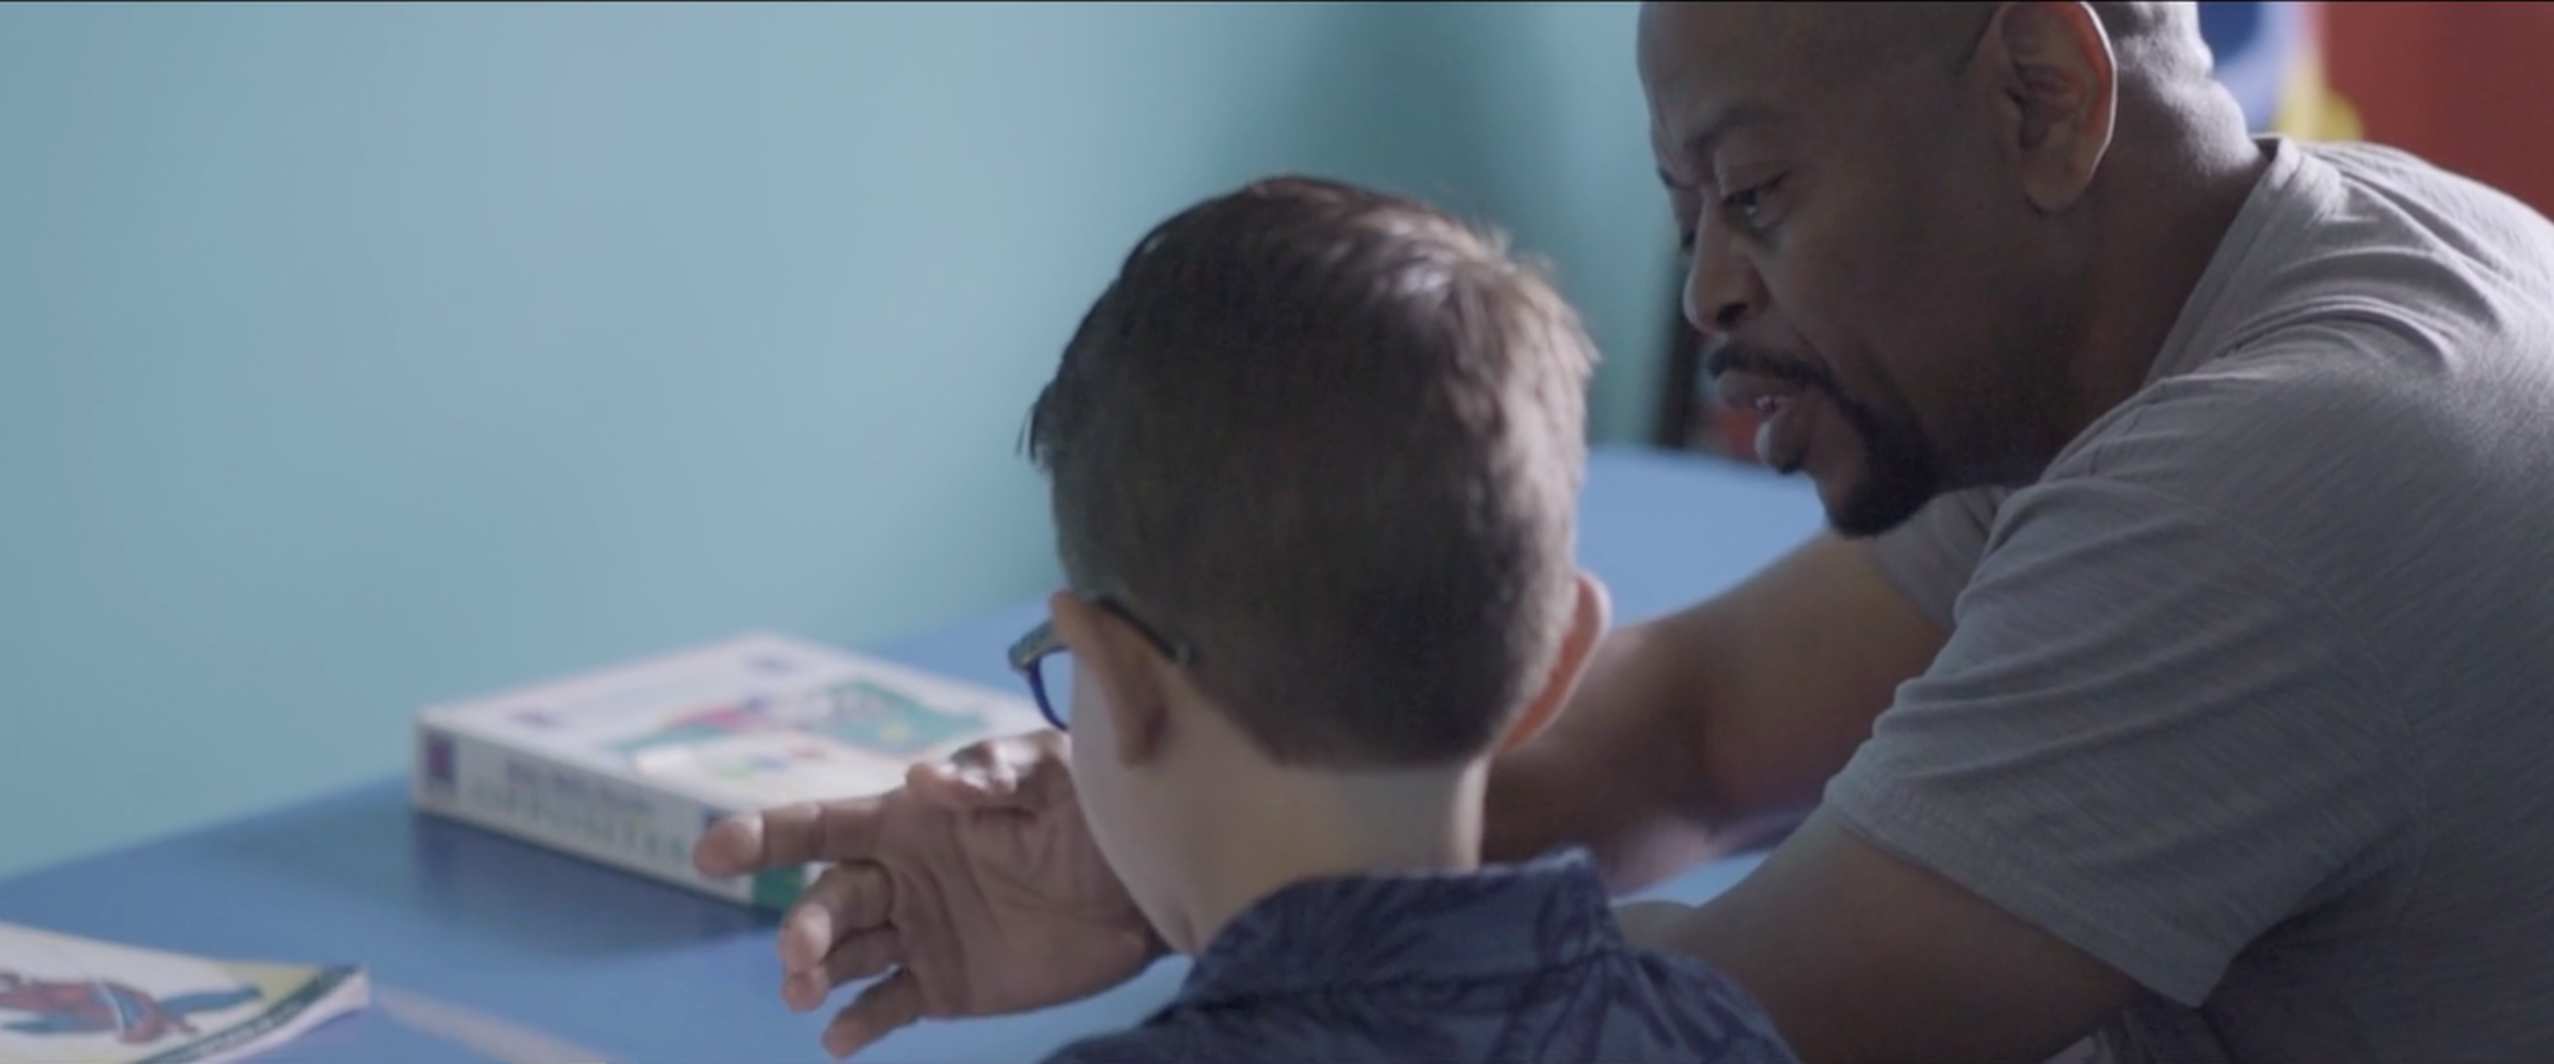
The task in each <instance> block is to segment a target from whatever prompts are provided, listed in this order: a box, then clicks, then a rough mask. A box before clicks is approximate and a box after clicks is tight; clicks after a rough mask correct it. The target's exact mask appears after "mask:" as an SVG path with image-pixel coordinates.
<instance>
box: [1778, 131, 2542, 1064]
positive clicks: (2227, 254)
mask: <svg viewBox="0 0 2554 1064" xmlns="http://www.w3.org/2000/svg"><path fill="white" fill-rule="evenodd" d="M2264 144H2265V147H2267V148H2268V149H2269V150H2271V151H2272V152H2273V160H2272V163H2271V165H2270V167H2269V169H2268V171H2267V172H2266V173H2265V175H2264V176H2263V178H2262V179H2261V181H2260V183H2259V185H2258V186H2257V187H2256V188H2255V189H2254V190H2253V192H2252V194H2251V197H2250V199H2248V200H2247V201H2246V203H2245V206H2244V207H2243V209H2242V212H2241V213H2240V214H2239V215H2238V217H2237V219H2236V221H2235V223H2234V225H2233V227H2232V228H2231V229H2230V230H2229V232H2228V233H2227V235H2226V237H2225V240H2224V242H2223V243H2222V244H2221V245H2220V246H2219V248H2218V250H2217V252H2216V255H2215V258H2214V259H2213V260H2212V261H2211V262H2210V263H2209V266H2208V268H2207V271H2206V273H2205V274H2204V275H2203V276H2202V278H2201V280H2200V282H2199V285H2198V287H2197V288H2196V289H2195V290H2194V291H2193V292H2192V294H2191V296H2190V299H2189V302H2188V303H2187V304H2186V305H2185V306H2184V307H2183V309H2182V314H2181V317H2180V319H2179V321H2178V322H2177V323H2176V324H2175V326H2174V328H2173V331H2172V334H2171V336H2170V338H2169V339H2167V340H2166V342H2165V345H2164V347H2163V349H2162V351H2161V352H2160V353H2159V354H2158V356H2157V360H2156V364H2155V367H2154V370H2153V371H2152V373H2151V375H2150V376H2149V379H2148V381H2147V383H2146V386H2145V387H2144V388H2143V389H2142V390H2141V391H2139V392H2138V393H2137V394H2136V395H2135V396H2134V397H2132V398H2131V399H2130V400H2129V401H2128V402H2126V403H2124V404H2122V405H2121V406H2120V407H2119V408H2118V409H2116V410H2114V411H2111V412H2110V413H2109V414H2107V415H2105V416H2103V417H2102V418H2101V419H2100V420H2098V421H2096V422H2095V423H2094V424H2093V425H2091V426H2090V427H2088V428H2087V429H2086V430H2085V431H2084V432H2083V434H2082V435H2081V436H2079V437H2078V438H2077V439H2076V440H2075V441H2074V442H2073V443H2071V444H2070V445H2069V446H2068V447H2067V448H2066V450H2065V451H2064V452H2062V453H2061V454H2060V455H2058V457H2057V458H2056V460H2055V461H2054V462H2053V463H2052V464H2051V465H2050V466H2049V468H2048V470H2047V472H2046V473H2045V474H2044V475H2043V476H2042V477H2041V479H2039V480H2038V481H2036V482H2034V483H2032V484H2030V485H2028V486H2025V487H2020V488H2016V489H2012V490H2011V491H2009V492H2002V491H1998V492H1978V493H1967V494H1962V495H1954V496H1946V497H1945V498H1943V499H1940V500H1937V501H1936V503H1935V504H1934V505H1932V506H1930V507H1928V508H1927V510H1926V511H1925V512H1924V513H1923V514H1921V515H1919V516H1918V517H1917V518H1916V520H1914V521H1913V522H1911V523H1909V524H1908V525H1907V526H1905V527H1902V528H1901V529H1899V530H1897V531H1895V532H1892V533H1890V534H1888V535H1886V536H1883V537H1881V538H1880V539H1879V540H1877V541H1876V546H1877V552H1878V555H1879V557H1880V559H1881V564H1882V567H1883V570H1884V571H1885V572H1886V573H1888V575H1889V577H1890V578H1891V579H1892V580H1893V581H1894V582H1895V583H1896V584H1897V585H1898V586H1899V587H1900V588H1901V589H1902V590H1904V591H1905V592H1906V593H1907V594H1908V595H1909V596H1910V597H1911V598H1913V599H1914V600H1915V601H1916V602H1917V603H1918V605H1919V606H1921V607H1922V608H1923V609H1925V610H1926V611H1928V612H1929V613H1931V614H1932V615H1933V616H1934V617H1935V618H1936V619H1937V620H1940V621H1942V622H1944V623H1945V624H1947V625H1948V626H1949V627H1950V632H1951V635H1950V640H1949V642H1948V643H1947V644H1946V645H1945V647H1944V648H1943V650H1942V653H1941V655H1940V656H1939V657H1938V658H1937V659H1936V660H1935V661H1934V663H1933V665H1932V667H1931V668H1930V669H1928V670H1927V671H1926V672H1925V673H1924V675H1922V676H1920V677H1918V678H1916V679H1914V680H1911V681H1909V682H1907V683H1906V684H1905V685H1903V686H1902V687H1900V688H1899V690H1898V694H1897V700H1896V702H1895V703H1894V704H1893V705H1892V706H1891V707H1890V708H1889V709H1888V710H1887V711H1886V712H1885V713H1883V714H1882V715H1881V716H1880V718H1879V719H1878V721H1877V722H1876V724H1875V725H1874V728H1873V734H1872V737H1871V740H1870V741H1869V742H1868V743H1866V744H1864V746H1863V747H1862V748H1861V749H1860V750H1859V751H1858V752H1857V753H1856V754H1855V755H1854V757H1853V760H1852V762H1851V763H1850V764H1849V765H1848V766H1847V767H1846V768H1845V770H1844V771H1843V772H1842V773H1841V774H1839V775H1838V776H1837V777H1836V778H1835V779H1834V780H1833V781H1832V782H1831V783H1830V784H1829V786H1828V789H1827V807H1828V808H1829V809H1830V810H1832V811H1834V812H1835V813H1836V814H1838V815H1840V816H1841V817H1842V818H1843V820H1844V821H1845V823H1847V824H1848V825H1849V826H1851V827H1852V828H1853V829H1854V830H1856V831H1857V832H1859V833H1860V834H1862V835H1863V836H1865V837H1866V838H1868V839H1870V840H1871V841H1872V842H1874V843H1875V844H1876V845H1879V846H1881V847H1882V848H1883V849H1886V850H1889V851H1891V852H1894V853H1897V854H1899V855H1901V856H1903V857H1905V858H1907V859H1909V860H1912V861H1914V862H1916V863H1918V864H1920V865H1923V866H1925V867H1928V868H1931V869H1933V870H1935V871H1937V872H1940V873H1942V874H1943V875H1945V876H1948V877H1949V878H1951V879H1952V880H1954V881H1957V882H1959V883H1961V884H1963V885H1965V886H1966V887H1968V888H1969V889H1971V890H1973V891H1975V892H1976V893H1977V894H1979V895H1980V896H1981V897H1984V898H1986V899H1988V900H1990V901H1992V902H1994V903H1995V904H1997V905H1998V906H2000V907H2002V908H2004V909H2006V910H2007V911H2010V912H2012V913H2014V914H2015V915H2017V916H2019V917H2021V918H2023V919H2026V920H2028V921H2030V922H2031V923H2032V924H2034V925H2036V926H2038V927H2041V928H2043V929H2045V930H2047V931H2049V932H2050V933H2052V934H2055V935H2057V936H2058V937H2060V938H2062V939H2064V940H2066V941H2068V942H2070V943H2072V944H2074V945H2075V946H2077V947H2078V948H2081V949H2082V950H2084V951H2085V952H2086V953H2089V954H2091V955H2092V956H2094V957H2097V958H2100V959H2101V960H2102V961H2104V962H2106V963H2107V964H2109V965H2111V966H2112V967H2114V968H2116V969H2118V970H2119V971H2121V972H2123V973H2125V974H2127V975H2128V976H2130V977H2132V978H2134V979H2135V980H2136V981H2137V982H2138V983H2139V984H2141V985H2142V986H2143V987H2144V988H2145V990H2146V993H2145V994H2144V995H2142V999H2141V1001H2140V1002H2139V1004H2137V1005H2136V1006H2135V1007H2134V1008H2132V1009H2131V1010H2130V1011H2129V1012H2128V1013H2127V1014H2126V1015H2125V1016H2124V1017H2122V1020H2121V1022H2119V1023H2118V1024H2115V1025H2113V1026H2112V1027H2110V1028H2109V1029H2106V1030H2105V1031H2103V1032H2102V1033H2101V1034H2100V1035H2099V1036H2098V1037H2097V1038H2096V1039H2095V1040H2094V1043H2093V1045H2095V1046H2098V1054H2097V1056H2098V1057H2099V1058H2106V1059H2115V1060H2128V1061H2141V1060H2152V1061H2166V1062H2173V1064H2181V1062H2209V1061H2218V1060H2233V1061H2243V1062H2253V1061H2315V1062H2326V1061H2343V1060H2352V1061H2358V1060H2367V1061H2421V1062H2424V1064H2430V1062H2440V1061H2467V1060H2471V1061H2519V1060H2554V225H2549V224H2548V223H2547V222H2546V220H2545V219H2544V218H2542V217H2540V216H2538V215H2537V214H2535V213H2534V212H2532V211H2530V210H2528V209H2527V208H2525V207H2523V206H2521V205H2519V204H2518V203H2516V202H2515V201H2513V200H2511V199H2509V198H2508V197H2506V196H2503V195H2501V194H2500V193H2497V192H2494V191H2492V190H2490V189H2487V188H2485V187H2483V186H2481V185H2478V184H2475V183H2473V182H2469V181H2466V180H2464V179H2462V178H2458V177H2455V176H2453V175H2450V174H2448V173H2445V172H2443V171H2440V170H2438V169H2435V168H2433V167H2431V166H2429V165H2427V164H2425V163H2422V162H2420V161H2419V160H2417V159H2414V158H2412V157H2410V156H2407V155H2404V154H2401V153H2398V152H2393V151H2389V150H2386V149H2381V148H2373V147H2365V146H2337V145H2318V146H2308V145H2303V144H2298V143H2293V142H2284V141H2278V140H2269V141H2265V142H2264Z"/></svg>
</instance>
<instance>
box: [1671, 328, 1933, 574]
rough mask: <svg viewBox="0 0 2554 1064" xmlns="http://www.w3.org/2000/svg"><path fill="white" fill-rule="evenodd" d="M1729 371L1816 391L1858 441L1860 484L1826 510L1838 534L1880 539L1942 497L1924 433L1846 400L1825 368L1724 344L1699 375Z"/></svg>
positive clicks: (1931, 449)
mask: <svg viewBox="0 0 2554 1064" xmlns="http://www.w3.org/2000/svg"><path fill="white" fill-rule="evenodd" d="M1730 370H1743V371H1745V372H1748V373H1753V374H1756V375H1758V376H1761V377H1768V378H1772V379H1774V380H1780V381H1785V382H1788V383H1790V384H1794V385H1797V386H1799V387H1800V388H1801V389H1803V390H1807V391H1815V392H1817V393H1818V394H1819V395H1820V396H1821V397H1823V398H1824V399H1825V400H1826V401H1827V404H1828V405H1829V406H1831V407H1833V408H1834V409H1835V411H1836V413H1837V414H1838V415H1840V416H1842V417H1843V418H1844V419H1845V424H1846V425H1847V426H1849V427H1851V428H1852V429H1853V433H1854V436H1855V438H1857V439H1859V440H1860V441H1861V443H1862V458H1863V461H1862V467H1863V470H1862V471H1863V476H1862V479H1861V480H1860V481H1858V482H1856V483H1853V484H1851V485H1848V486H1847V487H1846V489H1845V496H1844V498H1843V499H1840V500H1838V501H1837V502H1836V504H1835V505H1833V506H1830V507H1828V508H1827V524H1828V525H1830V526H1832V527H1833V528H1834V529H1835V530H1836V532H1837V533H1839V534H1841V535H1844V536H1847V537H1850V538H1863V537H1869V536H1876V535H1879V534H1881V533H1883V532H1887V531H1889V530H1890V529H1893V528H1896V527H1898V526H1899V525H1902V524H1905V523H1906V522H1907V519H1909V518H1912V517H1914V516H1915V515H1916V512H1917V511H1919V510H1922V509H1924V504H1925V503H1927V502H1930V501H1932V500H1933V497H1934V496H1936V495H1940V494H1942V491H1943V479H1942V470H1941V465H1940V463H1939V462H1937V461H1936V460H1935V458H1934V454H1933V446H1932V444H1931V443H1930V442H1928V441H1927V440H1926V439H1925V438H1924V431H1923V430H1922V429H1920V428H1917V427H1916V425H1915V424H1914V423H1913V422H1912V421H1910V420H1907V419H1905V418H1897V417H1890V416H1888V415H1885V414H1883V413H1881V412H1880V410H1879V409H1878V408H1876V407H1873V406H1871V405H1870V404H1867V403H1863V402H1861V401H1859V400H1856V399H1854V398H1852V397H1850V396H1847V395H1846V394H1844V392H1843V390H1841V389H1839V388H1837V387H1836V382H1835V378H1834V377H1832V376H1830V375H1829V374H1828V373H1827V371H1826V370H1825V369H1823V368H1821V367H1818V366H1816V365H1812V364H1810V363H1807V362H1803V361H1801V360H1799V359H1795V358H1791V357H1789V356H1786V355H1778V354H1774V353H1771V352H1768V351H1763V350H1759V349H1755V348H1743V347H1740V346H1738V345H1736V344H1732V343H1723V344H1721V345H1719V346H1718V347H1715V348H1713V349H1712V352H1711V354H1710V355H1709V356H1708V357H1707V358H1706V359H1705V362H1704V366H1703V372H1704V374H1705V375H1706V376H1709V377H1718V376H1720V375H1721V374H1722V373H1724V372H1727V371H1730Z"/></svg>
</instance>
